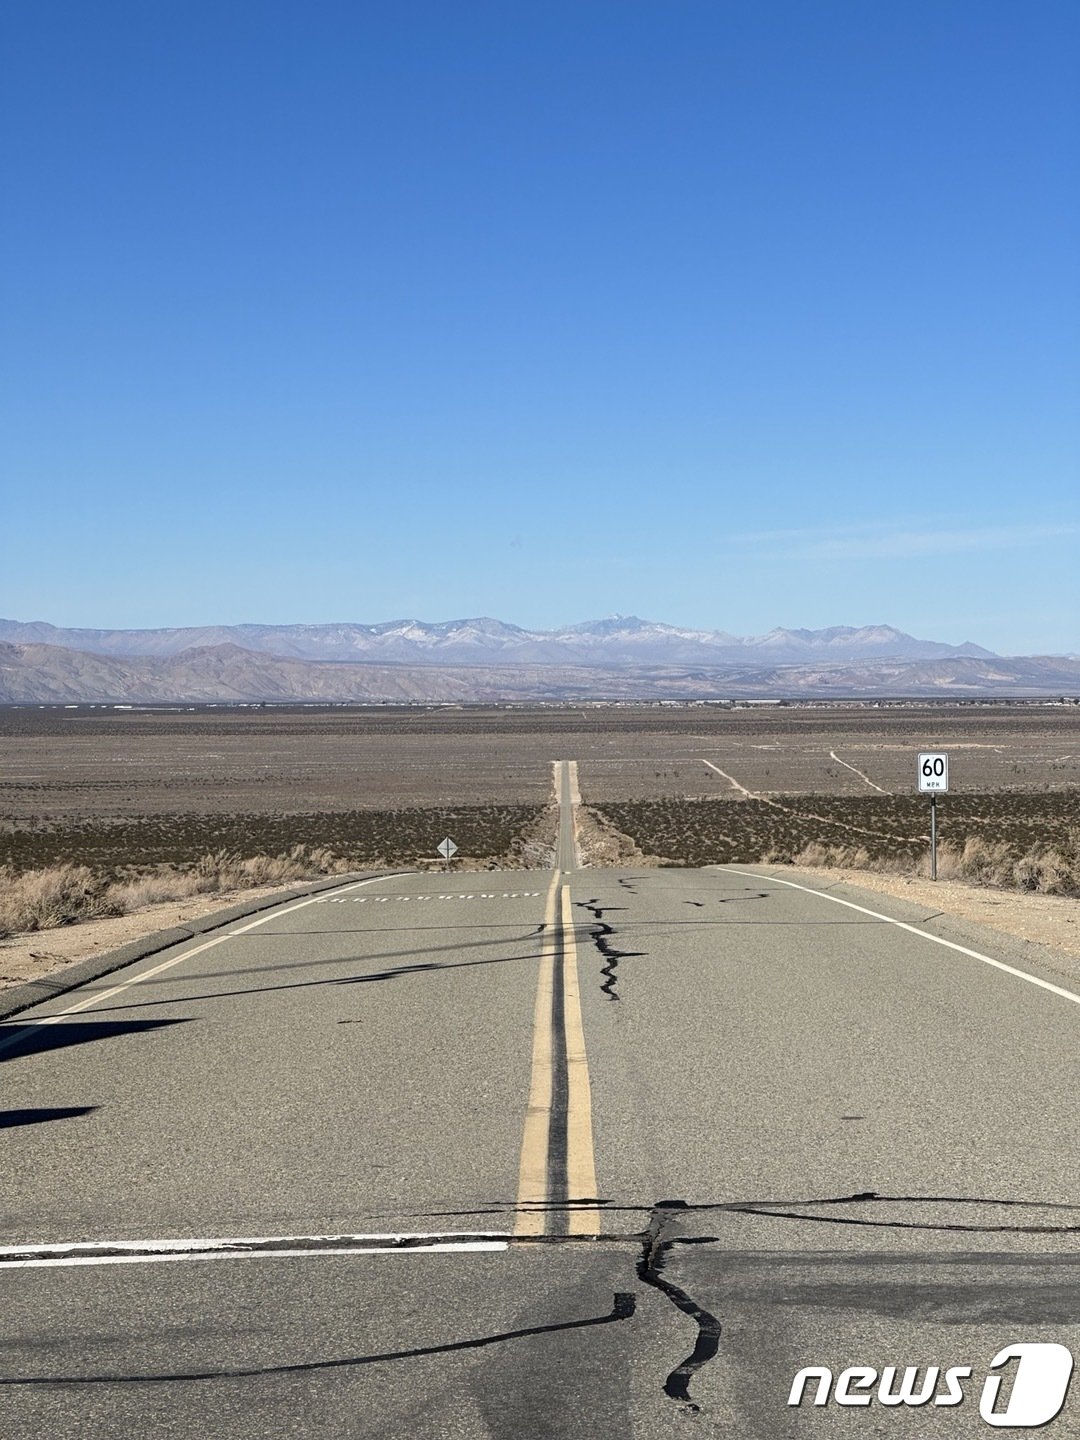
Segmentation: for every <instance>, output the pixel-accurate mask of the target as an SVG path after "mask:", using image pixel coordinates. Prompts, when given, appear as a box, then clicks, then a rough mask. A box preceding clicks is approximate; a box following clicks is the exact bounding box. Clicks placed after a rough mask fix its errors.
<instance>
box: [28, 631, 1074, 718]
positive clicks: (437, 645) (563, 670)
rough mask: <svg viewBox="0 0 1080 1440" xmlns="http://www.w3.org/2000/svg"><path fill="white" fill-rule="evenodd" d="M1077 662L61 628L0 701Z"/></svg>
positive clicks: (711, 636)
mask: <svg viewBox="0 0 1080 1440" xmlns="http://www.w3.org/2000/svg"><path fill="white" fill-rule="evenodd" d="M1062 693H1064V694H1070V695H1076V694H1078V693H1080V661H1078V660H1077V659H1076V658H1075V657H1055V656H1028V657H1023V656H1021V657H1011V658H1001V657H999V656H996V655H994V654H993V653H992V652H991V651H989V650H985V649H983V648H982V647H981V646H978V645H973V644H971V643H970V642H965V643H964V644H962V645H949V644H945V643H944V642H941V641H934V640H917V639H914V638H913V637H912V636H910V635H905V634H904V633H903V632H902V631H900V630H896V629H894V628H893V627H891V626H888V625H875V626H863V627H861V628H856V627H852V626H835V627H833V628H831V629H827V630H773V631H771V632H770V633H769V634H768V635H763V636H755V637H750V638H746V639H740V638H738V637H736V636H733V635H728V634H725V633H724V632H722V631H708V630H684V629H679V628H677V627H676V626H672V625H664V624H660V623H657V622H652V621H646V620H639V619H637V618H636V617H634V616H611V617H609V618H608V619H606V620H599V621H593V622H590V623H588V624H583V625H574V626H569V627H567V628H565V629H563V630H554V631H539V630H523V629H521V628H520V627H518V626H515V625H507V624H505V623H504V622H502V621H499V620H490V619H481V620H453V621H447V622H445V623H442V624H426V623H424V622H421V621H416V620H402V621H393V622H389V623H386V624H382V625H353V624H342V625H230V626H217V627H209V628H202V629H169V630H63V629H60V628H58V627H56V626H52V625H48V624H46V623H45V622H42V621H35V622H30V623H22V622H19V621H0V704H49V703H52V704H78V703H89V702H95V703H114V704H148V703H156V704H161V703H169V702H173V703H217V704H228V703H230V702H247V703H252V702H261V701H265V702H284V701H290V700H300V701H313V702H316V703H318V702H330V701H357V702H375V701H390V702H399V703H400V702H409V701H429V702H436V703H437V702H444V703H445V702H450V703H458V704H466V703H470V702H487V703H490V702H496V701H538V700H539V701H559V700H589V699H621V700H631V699H643V700H644V699H653V700H659V699H780V698H786V697H790V698H806V699H810V698H843V697H874V696H881V697H888V696H936V697H940V698H949V697H950V696H956V697H961V696H985V695H1000V696H1017V697H1020V696H1045V695H1054V694H1062Z"/></svg>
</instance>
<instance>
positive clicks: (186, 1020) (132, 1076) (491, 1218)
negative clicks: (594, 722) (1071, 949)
mask: <svg viewBox="0 0 1080 1440" xmlns="http://www.w3.org/2000/svg"><path fill="white" fill-rule="evenodd" d="M550 879H551V876H550V874H541V873H536V874H522V873H521V872H514V873H513V875H491V874H485V875H481V876H473V875H454V876H452V877H449V878H447V877H445V876H430V875H428V876H397V877H394V878H392V879H383V880H379V881H377V882H375V883H373V884H370V885H367V886H365V887H364V888H362V889H355V890H354V891H352V892H351V894H350V895H349V896H345V895H342V896H341V897H331V898H322V899H320V900H319V902H318V903H313V904H309V905H306V906H305V907H303V908H297V909H294V910H292V911H282V912H281V913H277V912H275V914H274V915H273V916H272V917H271V918H269V919H268V920H267V921H266V923H262V924H260V926H259V927H258V928H253V929H250V930H249V931H247V932H246V933H245V934H239V933H236V934H230V935H229V936H227V937H225V938H224V939H223V942H222V943H220V944H215V945H214V946H212V947H206V948H202V949H200V948H199V946H198V945H197V944H196V943H195V942H190V943H189V944H187V945H186V946H181V947H178V950H177V952H176V953H177V955H179V954H181V953H183V954H189V955H190V956H191V958H190V959H185V960H183V961H182V962H181V963H178V964H176V965H174V966H172V968H170V969H167V970H164V971H162V972H161V973H157V974H154V975H151V976H149V978H147V979H145V980H143V981H140V982H139V983H137V984H134V985H131V986H129V987H128V988H126V989H124V990H122V991H120V992H119V993H113V994H110V993H109V992H111V991H112V990H113V989H114V987H115V986H116V984H117V983H118V980H122V979H124V978H125V977H126V976H128V975H129V973H130V976H132V977H133V976H135V975H137V974H140V973H143V972H149V971H151V970H154V969H155V967H156V966H159V965H160V964H161V961H162V957H161V956H155V957H153V958H152V959H151V960H147V961H145V962H141V963H140V964H139V965H135V966H132V967H131V969H130V972H124V973H123V975H121V976H117V975H111V976H109V977H106V978H104V979H102V980H100V981H97V982H94V983H93V984H91V985H88V986H86V987H84V988H83V989H82V990H80V991H79V992H73V993H72V994H70V995H67V996H64V997H61V998H60V999H57V1000H55V1001H52V1002H50V1003H48V1004H46V1005H42V1006H39V1007H37V1008H36V1009H35V1010H33V1011H31V1012H25V1013H24V1014H22V1015H20V1016H18V1017H15V1018H14V1019H13V1020H12V1021H10V1022H7V1023H6V1024H3V1025H0V1075H2V1076H3V1079H4V1081H5V1085H4V1099H3V1101H2V1102H0V1103H2V1105H3V1109H2V1110H0V1121H2V1125H0V1195H2V1198H3V1204H2V1206H0V1213H2V1216H3V1219H2V1221H0V1225H2V1232H3V1233H2V1235H0V1246H8V1247H14V1246H28V1245H31V1244H36V1245H39V1246H40V1245H47V1244H67V1243H72V1242H83V1243H89V1242H97V1243H98V1251H97V1252H96V1254H97V1258H98V1259H102V1258H110V1259H112V1260H115V1259H116V1257H115V1256H112V1257H108V1256H103V1255H102V1254H101V1250H102V1248H103V1247H102V1246H101V1243H100V1242H104V1241H115V1240H120V1239H123V1240H125V1241H127V1242H129V1243H130V1244H132V1245H133V1246H134V1247H135V1250H134V1251H133V1253H131V1254H130V1255H129V1256H128V1261H129V1262H130V1263H127V1262H125V1263H107V1264H87V1265H83V1266H79V1267H68V1266H63V1265H56V1266H53V1267H50V1266H41V1267H35V1266H29V1267H18V1268H17V1267H15V1266H14V1265H12V1264H10V1263H3V1259H2V1257H0V1284H2V1285H3V1286H4V1287H5V1291H6V1294H5V1302H6V1303H5V1305H4V1315H5V1327H4V1334H3V1345H2V1349H0V1381H2V1382H3V1383H0V1434H2V1435H3V1436H4V1437H5V1440H38V1437H41V1436H49V1437H50V1440H69V1437H70V1440H76V1437H77V1440H99V1437H100V1440H106V1437H107V1440H129V1437H132V1440H133V1437H142V1436H155V1437H157V1436H166V1437H174V1436H175V1437H185V1440H187V1437H190V1436H192V1435H198V1434H204V1435H206V1436H208V1437H212V1440H217V1437H222V1440H266V1437H271V1436H272V1437H275V1440H276V1437H291V1436H298V1437H305V1440H308V1437H319V1440H323V1437H327V1440H329V1437H352V1436H369V1435H370V1436H380V1437H399V1436H407V1437H410V1440H411V1437H432V1440H435V1437H444V1436H445V1437H462V1440H483V1437H497V1440H545V1437H574V1440H577V1437H584V1440H593V1437H596V1440H601V1437H603V1440H608V1437H610V1440H616V1437H642V1440H654V1437H661V1436H663V1437H666V1436H670V1435H672V1434H678V1433H680V1431H681V1430H687V1431H688V1432H692V1433H697V1434H701V1435H710V1436H712V1435H716V1436H730V1437H737V1440H773V1437H793V1440H801V1437H818V1436H821V1437H826V1440H828V1437H832V1436H833V1435H840V1434H841V1433H843V1434H859V1435H870V1436H876V1435H889V1436H892V1435H895V1436H903V1437H905V1440H906V1437H913V1436H919V1437H921V1436H942V1437H953V1436H957V1437H965V1436H977V1435H985V1434H988V1433H990V1427H989V1426H988V1425H987V1423H986V1422H985V1421H984V1420H983V1419H981V1418H980V1415H979V1394H978V1391H979V1387H980V1386H981V1383H982V1380H983V1378H984V1377H985V1375H986V1373H987V1367H988V1365H989V1363H990V1361H991V1360H992V1359H993V1357H994V1355H995V1354H996V1353H997V1352H998V1351H999V1350H1000V1349H1001V1348H1002V1347H1004V1346H1007V1345H1009V1344H1011V1343H1014V1342H1039V1341H1041V1342H1054V1343H1059V1344H1064V1345H1067V1346H1069V1347H1070V1348H1071V1349H1072V1350H1073V1352H1074V1354H1076V1355H1078V1356H1080V1286H1078V1280H1080V1269H1078V1265H1080V1162H1078V1153H1077V1146H1076V1140H1075V1123H1076V1122H1075V1113H1076V1096H1075V1088H1076V1060H1075V1056H1076V1045H1077V1039H1078V1030H1080V1006H1077V1005H1074V1004H1070V1003H1069V1002H1068V1001H1066V1000H1064V999H1062V998H1060V997H1058V996H1055V995H1053V994H1050V993H1048V992H1046V991H1043V990H1040V989H1037V988H1036V987H1034V986H1031V985H1029V984H1025V983H1024V982H1022V981H1021V980H1018V979H1017V978H1015V977H1013V976H1010V975H1008V974H1005V973H1002V972H999V971H995V970H993V969H991V968H990V967H987V966H986V965H984V964H981V963H979V962H978V961H976V960H973V959H970V958H967V957H965V956H963V955H960V954H958V953H955V952H948V951H945V950H943V949H942V948H941V947H939V946H937V945H933V944H928V943H927V942H926V941H924V940H923V939H922V938H921V937H920V936H919V935H917V934H913V933H911V932H909V931H899V930H897V929H896V928H895V927H894V926H889V925H886V924H883V923H880V922H875V921H871V920H868V919H867V917H866V916H864V915H860V914H859V913H858V912H855V911H850V910H845V909H843V908H842V907H840V906H836V905H833V904H830V903H827V902H825V901H823V900H821V899H820V898H815V897H814V896H811V895H808V894H805V893H801V892H796V891H792V890H785V889H784V888H783V887H782V886H780V885H778V884H773V883H770V879H769V877H768V875H767V874H765V873H764V872H763V873H762V874H760V875H759V876H757V877H755V878H753V879H750V878H747V877H745V876H742V875H736V874H733V873H729V872H725V871H723V870H709V871H690V870H655V871H647V872H646V871H644V870H638V871H635V870H632V869H631V870H626V871H614V870H612V871H600V870H588V871H579V872H576V873H573V874H571V875H570V876H569V877H568V881H569V890H570V899H571V904H570V907H569V913H570V915H571V917H572V922H571V923H572V927H573V937H572V938H573V939H574V940H576V952H577V955H576V958H577V974H578V986H579V989H580V997H581V1000H580V1003H581V1015H582V1025H583V1032H584V1038H585V1045H586V1050H587V1056H588V1071H589V1080H590V1085H591V1118H592V1134H591V1143H592V1148H593V1152H594V1155H595V1165H596V1177H597V1188H598V1191H599V1194H598V1195H596V1196H581V1197H577V1198H578V1201H579V1204H580V1203H581V1202H585V1201H588V1202H590V1204H591V1205H593V1206H595V1207H596V1209H597V1210H598V1212H599V1230H600V1234H599V1236H598V1237H596V1238H589V1237H587V1236H582V1235H573V1234H569V1233H566V1229H567V1227H566V1226H565V1225H564V1224H562V1223H561V1221H562V1220H563V1219H565V1215H564V1214H563V1213H562V1210H560V1214H559V1215H557V1216H555V1217H553V1221H552V1224H551V1225H549V1226H548V1228H549V1230H554V1231H555V1232H557V1233H547V1234H543V1235H539V1236H533V1237H531V1238H528V1237H526V1238H517V1239H514V1238H512V1234H511V1232H512V1231H513V1229H514V1225H515V1220H516V1218H517V1216H518V1213H519V1209H520V1207H519V1205H518V1201H517V1195H518V1184H519V1175H518V1168H519V1158H520V1152H521V1146H522V1126H523V1120H524V1115H525V1108H526V1103H527V1099H528V1096H529V1086H530V1058H531V1054H532V1045H533V1038H534V1000H535V996H536V988H537V974H538V970H539V968H540V966H541V964H542V956H543V953H544V946H545V944H547V943H548V937H549V933H550V932H549V931H547V930H545V928H543V927H545V925H546V924H547V921H546V920H545V895H546V892H547V887H548V883H549V881H550ZM843 893H849V892H846V891H845V892H843ZM850 893H854V892H850ZM440 896H443V897H445V898H439V897H440ZM874 905H875V907H876V908H878V909H880V910H883V911H885V912H886V913H888V914H890V915H894V916H895V917H896V918H898V919H902V920H905V921H908V922H910V923H913V924H915V925H916V928H918V926H919V924H920V923H922V922H926V929H927V930H928V931H931V932H932V933H935V934H938V935H947V933H948V922H946V921H944V920H943V919H941V918H940V917H938V918H936V919H932V920H931V919H929V916H930V911H929V909H921V910H920V909H919V907H918V906H916V905H906V904H905V903H904V902H902V901H885V900H883V899H882V898H881V897H875V900H874ZM964 938H965V943H968V944H970V943H971V934H970V932H967V933H965V937H964ZM984 948H986V949H987V953H990V954H993V955H997V956H999V957H1000V958H1001V959H1002V960H1004V961H1006V962H1007V963H1010V964H1014V965H1019V966H1022V965H1024V964H1027V968H1029V969H1030V968H1031V966H1030V962H1025V961H1024V959H1023V957H1022V956H1021V955H1019V954H1013V953H1006V952H1005V950H1003V949H1002V942H1001V939H1000V937H997V936H995V937H992V938H991V937H987V939H986V942H985V947H984ZM195 952H198V953H195ZM1033 973H1039V972H1033ZM1049 978H1051V979H1053V980H1054V981H1055V982H1058V981H1060V979H1061V977H1060V975H1057V976H1050V977H1049ZM92 996H96V997H99V998H97V999H96V1000H95V1003H93V1004H91V1005H88V1006H87V1008H85V1009H83V1010H80V1011H78V1012H76V1013H73V1014H71V1015H70V1016H64V1018H63V1019H62V1020H61V1021H59V1023H54V1024H49V1025H43V1024H42V1023H41V1022H42V1021H43V1020H45V1019H47V1018H49V1017H57V1016H59V1015H60V1014H61V1012H63V1011H64V1010H65V1009H67V1008H68V1007H70V1006H71V1005H72V1004H75V1003H82V1002H83V1001H84V1000H89V999H90V998H91V997H92ZM613 1001H617V1003H612V1002H613ZM5 1046H6V1048H4V1047H5ZM552 1133H555V1131H554V1129H553V1130H552ZM564 1208H565V1207H564ZM433 1233H438V1234H439V1235H441V1236H449V1237H451V1239H453V1238H455V1237H456V1238H457V1239H458V1240H460V1241H463V1242H466V1243H473V1244H476V1245H480V1244H483V1243H499V1244H502V1243H505V1244H506V1245H507V1248H505V1249H500V1250H482V1249H479V1248H476V1249H471V1250H462V1251H459V1252H451V1253H447V1252H443V1251H433V1250H431V1249H430V1248H425V1246H426V1243H427V1242H426V1241H424V1240H418V1239H415V1238H414V1239H410V1240H408V1241H406V1242H404V1243H400V1244H398V1245H396V1247H395V1246H394V1245H392V1244H389V1243H388V1244H387V1245H386V1246H385V1247H383V1249H374V1248H373V1247H372V1245H371V1244H370V1242H365V1243H366V1244H367V1245H368V1251H370V1252H371V1253H368V1251H365V1250H364V1249H363V1247H362V1246H360V1245H359V1244H355V1245H354V1247H353V1250H352V1252H351V1253H348V1254H341V1253H333V1254H331V1253H326V1251H327V1249H328V1248H329V1247H327V1246H325V1245H324V1243H323V1242H322V1241H321V1240H318V1239H317V1238H315V1237H326V1236H338V1237H339V1236H343V1235H347V1236H357V1235H373V1234H374V1235H388V1234H397V1235H405V1236H410V1237H417V1236H429V1235H431V1234H433ZM493 1235H494V1236H502V1237H508V1238H507V1239H505V1240H495V1241H485V1240H484V1238H483V1237H485V1236H487V1237H491V1236H493ZM184 1237H196V1238H198V1237H202V1238H203V1239H204V1240H207V1241H208V1240H209V1239H213V1238H220V1237H237V1242H236V1245H235V1248H234V1251H233V1253H231V1254H228V1255H221V1254H218V1255H211V1254H201V1256H200V1258H186V1259H184V1260H183V1261H182V1262H180V1263H176V1261H175V1260H174V1261H173V1263H151V1257H152V1255H153V1252H154V1247H155V1246H157V1245H159V1244H161V1243H162V1242H164V1241H176V1240H179V1239H183V1238H184ZM243 1237H255V1241H254V1243H252V1240H251V1239H250V1238H249V1239H244V1238H243ZM259 1237H261V1238H259ZM384 1251H385V1253H384ZM26 1253H30V1252H29V1251H27V1252H26ZM9 1258H10V1257H9ZM88 1258H89V1257H88ZM144 1262H146V1263H144ZM811 1365H818V1366H827V1367H829V1368H830V1370H831V1371H832V1372H833V1375H834V1376H839V1374H840V1373H841V1371H843V1370H844V1369H845V1368H847V1367H850V1366H856V1365H864V1366H866V1367H870V1368H873V1369H874V1370H875V1371H877V1372H881V1371H882V1370H883V1369H885V1367H888V1366H894V1367H899V1369H900V1370H901V1371H902V1370H903V1368H904V1367H906V1366H914V1365H918V1366H922V1367H927V1366H935V1365H936V1366H940V1367H941V1368H942V1369H943V1370H944V1368H945V1367H947V1366H963V1365H969V1366H971V1368H972V1371H973V1376H972V1379H971V1382H970V1386H969V1389H968V1393H967V1395H966V1398H965V1400H964V1402H963V1403H962V1404H960V1405H958V1406H954V1407H950V1408H943V1407H936V1406H934V1405H933V1404H928V1405H927V1406H925V1407H919V1408H915V1407H910V1406H899V1407H897V1406H893V1407H884V1406H882V1405H881V1404H880V1403H879V1402H878V1401H877V1399H876V1398H875V1399H874V1401H873V1403H872V1404H871V1405H870V1406H867V1407H865V1408H862V1407H852V1408H845V1407H843V1406H837V1405H836V1404H835V1403H833V1402H831V1401H830V1403H829V1404H828V1405H825V1406H820V1407H818V1406H815V1405H813V1404H812V1401H811V1399H810V1398H807V1399H806V1400H805V1402H804V1403H803V1404H802V1405H801V1406H799V1407H797V1408H796V1407H790V1406H789V1405H788V1403H787V1401H788V1395H789V1391H790V1389H791V1385H792V1381H793V1378H794V1376H795V1375H796V1373H797V1372H798V1371H799V1370H800V1369H801V1368H803V1367H805V1366H811ZM1078 1386H1080V1382H1077V1381H1075V1380H1074V1382H1073V1391H1074V1392H1075V1391H1076V1390H1077V1387H1078ZM1007 1398H1008V1397H1007V1395H1005V1394H1003V1397H1002V1400H1001V1404H1002V1405H1004V1404H1005V1403H1006V1402H1007ZM1010 1433H1023V1432H1021V1431H1013V1432H1010ZM1043 1433H1045V1434H1048V1435H1052V1436H1055V1437H1057V1436H1075V1435H1080V1399H1078V1398H1077V1395H1076V1394H1075V1393H1073V1394H1071V1395H1070V1396H1069V1398H1068V1399H1067V1401H1066V1404H1065V1406H1064V1408H1063V1409H1062V1411H1061V1414H1060V1415H1059V1416H1058V1418H1057V1419H1056V1420H1054V1421H1052V1422H1051V1423H1050V1424H1049V1425H1048V1426H1047V1427H1046V1429H1045V1430H1044V1431H1043Z"/></svg>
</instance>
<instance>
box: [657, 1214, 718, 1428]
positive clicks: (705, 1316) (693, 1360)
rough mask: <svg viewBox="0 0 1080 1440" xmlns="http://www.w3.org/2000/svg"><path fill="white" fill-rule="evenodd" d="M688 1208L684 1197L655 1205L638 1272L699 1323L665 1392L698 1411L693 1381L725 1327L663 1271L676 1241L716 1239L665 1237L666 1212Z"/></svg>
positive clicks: (712, 1353) (694, 1242)
mask: <svg viewBox="0 0 1080 1440" xmlns="http://www.w3.org/2000/svg"><path fill="white" fill-rule="evenodd" d="M685 1208H686V1206H685V1205H684V1204H683V1202H682V1201H681V1200H668V1201H663V1202H661V1203H660V1204H659V1205H656V1206H654V1207H653V1211H652V1215H651V1216H650V1217H649V1226H648V1229H647V1230H646V1231H645V1236H644V1239H643V1241H642V1247H641V1258H640V1259H639V1260H638V1263H637V1273H638V1278H639V1279H640V1280H642V1281H643V1282H644V1283H645V1284H646V1285H652V1286H653V1287H654V1288H655V1289H657V1290H659V1291H660V1292H661V1294H663V1295H666V1296H667V1298H668V1299H669V1300H670V1301H671V1303H672V1304H673V1305H675V1306H677V1307H678V1309H680V1310H681V1311H682V1312H683V1314H684V1315H689V1316H690V1319H691V1320H693V1322H694V1324H695V1325H696V1326H697V1327H698V1333H697V1342H696V1343H695V1345H694V1348H693V1350H692V1351H691V1352H690V1354H689V1355H688V1356H687V1357H686V1359H685V1360H683V1361H681V1363H680V1364H678V1365H676V1366H675V1369H674V1370H672V1371H671V1373H670V1374H669V1375H668V1377H667V1379H666V1380H665V1381H664V1394H665V1395H667V1396H668V1397H669V1398H670V1399H672V1400H677V1401H679V1402H680V1403H681V1404H682V1405H684V1406H685V1407H686V1409H687V1410H688V1411H690V1412H691V1413H693V1414H696V1413H697V1412H698V1411H699V1410H700V1409H701V1406H700V1405H698V1404H697V1402H696V1401H694V1400H693V1399H692V1398H691V1396H690V1381H691V1380H692V1379H693V1377H694V1376H695V1375H696V1374H697V1372H698V1371H699V1370H700V1369H701V1367H702V1366H703V1365H707V1364H708V1363H709V1361H710V1360H712V1359H714V1358H715V1356H716V1353H717V1351H718V1350H719V1349H720V1334H721V1329H722V1327H721V1324H720V1321H719V1320H718V1319H717V1318H716V1316H715V1315H713V1314H711V1313H710V1312H709V1311H708V1310H705V1309H703V1308H702V1306H700V1305H699V1304H698V1302H697V1301H696V1300H695V1299H694V1298H693V1296H691V1295H688V1294H687V1293H686V1291H685V1290H680V1288H679V1287H678V1285H674V1284H672V1282H671V1281H670V1280H668V1279H666V1278H665V1276H664V1274H663V1269H664V1263H665V1261H666V1259H667V1255H668V1251H669V1250H670V1249H671V1247H672V1246H673V1245H676V1244H679V1245H707V1244H709V1243H711V1242H712V1240H714V1239H715V1237H714V1236H711V1235H701V1236H697V1237H683V1238H680V1239H679V1240H664V1239H663V1231H664V1222H665V1220H666V1219H667V1216H668V1215H669V1214H670V1213H671V1212H672V1211H673V1210H683V1209H685Z"/></svg>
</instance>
